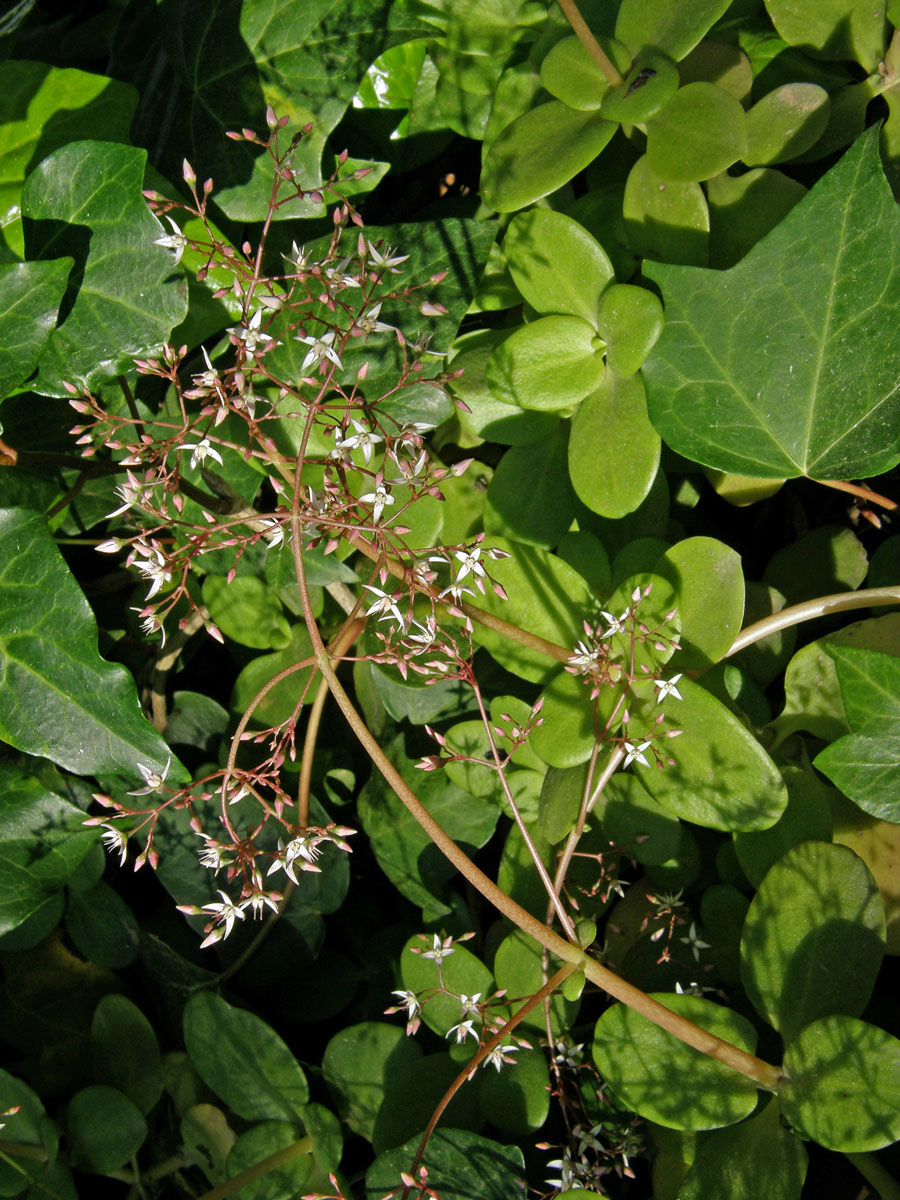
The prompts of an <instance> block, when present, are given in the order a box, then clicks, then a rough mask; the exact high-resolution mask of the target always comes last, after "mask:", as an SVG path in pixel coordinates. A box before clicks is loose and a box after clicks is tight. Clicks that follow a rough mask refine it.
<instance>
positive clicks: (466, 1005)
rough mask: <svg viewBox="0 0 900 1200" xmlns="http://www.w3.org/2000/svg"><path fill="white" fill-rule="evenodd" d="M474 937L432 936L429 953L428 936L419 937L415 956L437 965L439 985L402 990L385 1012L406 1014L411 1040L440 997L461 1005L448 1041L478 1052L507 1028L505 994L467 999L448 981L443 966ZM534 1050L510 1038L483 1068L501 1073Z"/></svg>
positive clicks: (485, 1059)
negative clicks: (519, 1056)
mask: <svg viewBox="0 0 900 1200" xmlns="http://www.w3.org/2000/svg"><path fill="white" fill-rule="evenodd" d="M471 937H474V934H471V933H468V934H464V935H463V936H462V937H459V938H452V937H441V935H440V934H437V933H435V934H432V938H431V945H430V948H428V949H425V948H424V947H425V946H427V945H428V938H427V937H426V935H424V934H420V935H419V940H420V941H421V942H422V943H423V945H422V946H413V947H412V948H411V953H413V954H418V955H421V957H422V958H428V959H431V960H432V961H433V962H434V964H435V966H436V968H437V976H438V982H437V985H436V986H435V987H433V988H429V989H427V990H426V991H420V992H413V991H410V990H409V989H407V988H398V989H396V990H395V991H394V992H393V993H392V995H394V996H396V997H397V1001H398V1003H397V1004H394V1005H392V1006H391V1007H390V1008H387V1009H385V1015H389V1014H392V1013H398V1012H404V1013H405V1014H406V1032H407V1034H408V1035H409V1036H412V1035H413V1034H414V1033H415V1032H416V1031H417V1030H418V1028H419V1026H420V1024H421V1022H422V1011H423V1009H424V1008H426V1007H427V1006H428V1004H429V1003H430V1002H431V1001H432V1000H433V999H434V998H435V997H436V996H445V997H450V998H452V999H454V1000H456V1001H458V1003H459V1020H458V1021H456V1022H455V1023H454V1024H452V1025H450V1026H449V1027H448V1028H447V1029H446V1030H445V1031H444V1037H445V1038H446V1039H447V1040H448V1041H453V1042H455V1043H456V1044H457V1045H462V1044H464V1043H465V1042H467V1041H468V1039H469V1038H471V1039H472V1040H473V1042H474V1043H475V1047H474V1049H475V1050H476V1051H478V1050H481V1048H482V1047H483V1046H486V1045H487V1043H488V1042H489V1041H492V1040H494V1039H495V1038H496V1035H497V1034H498V1033H499V1032H500V1031H501V1029H502V1028H503V1025H504V1022H505V1019H506V1016H505V1011H503V1010H505V1007H506V1005H507V1004H508V1001H507V999H506V993H505V992H503V991H499V992H495V993H494V994H493V995H492V996H486V997H483V996H482V994H481V992H474V993H473V994H472V995H466V994H465V993H464V992H457V991H454V990H453V989H452V988H450V987H448V986H447V984H446V983H445V981H444V973H443V969H442V966H441V964H442V963H443V961H444V959H446V958H448V957H449V956H450V955H451V954H453V952H454V946H455V945H456V944H457V943H459V942H463V941H468V940H469V938H471ZM530 1046H531V1043H530V1042H528V1041H526V1040H525V1039H524V1038H521V1037H513V1036H511V1035H510V1036H507V1037H505V1038H502V1039H497V1040H496V1044H495V1045H493V1046H492V1047H491V1048H490V1050H489V1051H488V1052H487V1053H486V1054H485V1055H484V1057H483V1058H482V1060H481V1065H482V1066H485V1067H486V1066H488V1065H490V1066H492V1067H494V1069H495V1070H497V1071H499V1070H500V1069H501V1068H502V1067H503V1066H504V1065H509V1064H511V1063H513V1062H515V1059H514V1057H513V1056H514V1055H515V1054H516V1052H517V1051H518V1050H519V1049H529V1048H530Z"/></svg>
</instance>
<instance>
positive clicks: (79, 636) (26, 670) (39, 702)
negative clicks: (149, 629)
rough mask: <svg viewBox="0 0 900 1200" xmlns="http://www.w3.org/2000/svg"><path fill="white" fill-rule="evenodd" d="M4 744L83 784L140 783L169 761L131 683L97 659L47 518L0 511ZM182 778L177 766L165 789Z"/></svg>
mask: <svg viewBox="0 0 900 1200" xmlns="http://www.w3.org/2000/svg"><path fill="white" fill-rule="evenodd" d="M0 651H2V655H0V736H2V737H3V738H4V739H5V740H6V741H7V742H9V743H10V744H11V745H13V746H15V747H16V748H17V749H19V750H25V751H27V752H28V753H29V754H43V755H45V756H46V757H47V758H50V759H52V760H53V761H54V762H56V763H58V764H59V765H60V766H61V767H64V768H65V769H66V770H67V771H73V772H75V773H76V774H80V775H90V774H94V773H96V772H106V771H111V772H116V773H118V774H121V775H126V776H128V777H129V778H136V777H137V775H138V773H137V770H136V767H137V764H138V763H140V764H142V765H143V766H145V767H148V768H149V769H150V770H152V771H155V772H157V773H160V772H162V771H163V770H164V769H165V767H166V764H167V763H168V762H169V760H170V758H171V756H170V755H169V753H168V751H167V748H166V744H165V742H164V741H163V740H162V738H161V737H160V736H159V734H158V733H157V732H156V731H155V730H154V728H153V726H152V725H151V724H150V722H149V721H148V720H146V718H145V717H144V716H143V714H142V713H141V709H140V704H139V703H138V697H137V691H136V689H135V686H134V680H133V679H132V678H131V676H130V675H129V674H128V672H127V671H126V670H125V669H124V668H123V667H120V666H114V665H113V664H112V663H108V662H105V661H104V660H103V659H102V658H101V657H100V655H99V653H98V651H97V626H96V623H95V621H94V616H93V613H92V612H91V610H90V607H89V606H88V602H87V601H86V600H85V598H84V596H83V595H82V593H81V591H80V589H79V587H78V585H77V583H76V582H75V580H74V578H73V577H72V576H71V575H70V574H69V570H68V567H67V566H66V564H65V561H64V560H63V557H62V555H61V554H60V552H59V550H58V549H57V548H56V544H55V542H54V541H53V538H52V537H51V536H50V532H49V530H48V529H47V525H46V522H45V521H44V518H43V517H41V516H38V514H37V513H33V512H29V511H28V510H27V509H15V508H13V509H0ZM186 779H187V774H186V772H185V771H184V770H183V768H182V767H180V765H178V764H177V763H173V764H172V766H171V767H170V770H169V775H168V780H169V781H175V782H184V781H185V780H186Z"/></svg>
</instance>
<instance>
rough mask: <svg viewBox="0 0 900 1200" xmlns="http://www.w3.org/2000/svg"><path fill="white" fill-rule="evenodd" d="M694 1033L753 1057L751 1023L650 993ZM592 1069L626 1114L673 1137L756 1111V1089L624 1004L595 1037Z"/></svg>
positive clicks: (702, 1004) (688, 1000) (706, 1005)
mask: <svg viewBox="0 0 900 1200" xmlns="http://www.w3.org/2000/svg"><path fill="white" fill-rule="evenodd" d="M651 994H652V995H653V998H654V999H655V1000H658V1001H659V1002H660V1003H661V1004H664V1005H665V1006H666V1008H669V1009H671V1010H672V1011H673V1012H676V1013H679V1014H680V1015H681V1016H683V1017H687V1019H688V1020H689V1021H693V1022H694V1024H695V1025H699V1026H700V1027H701V1028H702V1029H706V1030H708V1031H709V1032H710V1033H714V1034H716V1036H718V1037H720V1038H724V1039H725V1040H726V1041H729V1042H731V1043H732V1044H733V1045H736V1046H740V1048H741V1049H742V1050H748V1051H749V1052H750V1053H751V1054H752V1053H753V1051H754V1050H755V1049H756V1031H755V1030H754V1028H753V1026H752V1025H751V1024H750V1022H749V1021H748V1020H747V1019H746V1017H742V1016H739V1015H738V1013H735V1012H730V1011H729V1010H728V1009H727V1008H722V1007H720V1006H719V1005H718V1004H713V1003H712V1001H711V1000H704V999H702V998H701V997H699V996H689V995H676V994H673V993H669V992H658V993H651ZM593 1052H594V1062H595V1063H596V1064H597V1068H598V1070H599V1071H600V1073H601V1074H602V1075H603V1077H604V1079H605V1080H606V1082H607V1083H608V1084H609V1086H610V1087H611V1088H612V1089H613V1091H614V1092H615V1093H616V1095H618V1096H619V1098H620V1099H621V1100H623V1101H624V1102H625V1103H626V1104H627V1105H628V1106H629V1108H632V1109H633V1110H634V1111H635V1112H638V1113H640V1114H641V1116H642V1117H646V1118H647V1119H648V1120H650V1121H656V1122H658V1123H659V1124H660V1125H665V1126H667V1127H668V1128H670V1129H718V1128H720V1127H721V1126H723V1125H733V1124H734V1123H735V1122H736V1121H741V1120H743V1118H744V1117H747V1116H749V1115H750V1113H751V1112H752V1111H753V1109H754V1108H755V1107H756V1084H755V1083H754V1082H753V1080H751V1079H748V1078H747V1077H746V1076H744V1075H739V1074H738V1073H737V1072H736V1071H733V1070H732V1069H731V1068H730V1067H726V1066H725V1065H724V1063H720V1062H718V1061H717V1060H716V1059H713V1058H709V1057H708V1056H707V1055H705V1054H701V1053H700V1051H699V1050H694V1049H693V1048H692V1047H690V1046H688V1045H687V1044H686V1043H685V1042H682V1041H680V1040H679V1039H678V1038H676V1037H675V1036H674V1035H673V1034H671V1033H666V1031H665V1030H663V1029H660V1027H659V1026H658V1025H654V1024H652V1022H650V1021H648V1020H647V1018H646V1017H642V1016H640V1014H639V1013H637V1012H635V1011H634V1009H631V1008H626V1006H625V1005H624V1004H615V1005H613V1007H612V1008H609V1009H607V1011H606V1012H605V1013H604V1014H603V1016H602V1017H601V1018H600V1020H599V1021H598V1022H597V1028H596V1030H595V1033H594V1045H593Z"/></svg>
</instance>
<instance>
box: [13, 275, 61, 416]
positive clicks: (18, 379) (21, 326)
mask: <svg viewBox="0 0 900 1200" xmlns="http://www.w3.org/2000/svg"><path fill="white" fill-rule="evenodd" d="M73 265H74V259H71V258H57V259H54V260H53V261H52V262H28V263H4V264H3V265H2V266H0V287H2V289H3V312H2V314H0V399H2V398H3V397H4V396H8V395H9V393H10V392H11V391H12V390H13V389H14V388H15V387H16V385H17V384H21V383H24V381H25V380H26V379H27V378H28V376H29V375H30V374H31V372H32V371H33V370H34V368H35V367H36V366H37V364H38V359H39V358H40V356H41V354H42V352H43V350H44V347H45V346H46V344H47V340H48V338H49V337H50V335H51V334H52V333H53V327H54V326H55V325H56V318H57V314H58V312H59V305H60V301H61V300H62V298H63V293H64V292H65V290H66V283H67V281H68V278H69V272H70V271H71V269H72V267H73Z"/></svg>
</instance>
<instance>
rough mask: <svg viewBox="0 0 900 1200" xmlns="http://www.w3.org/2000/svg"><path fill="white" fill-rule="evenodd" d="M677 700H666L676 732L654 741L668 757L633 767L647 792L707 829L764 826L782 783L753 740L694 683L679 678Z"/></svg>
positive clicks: (782, 796) (775, 812) (772, 817)
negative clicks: (662, 763) (667, 761)
mask: <svg viewBox="0 0 900 1200" xmlns="http://www.w3.org/2000/svg"><path fill="white" fill-rule="evenodd" d="M678 690H679V691H680V692H681V694H682V697H683V699H682V701H681V702H680V703H679V702H677V701H674V700H671V699H670V700H667V701H666V714H667V716H668V717H669V721H670V723H671V724H673V725H675V726H676V727H677V728H678V729H680V730H681V731H682V732H681V734H680V735H679V736H678V737H677V738H675V739H674V740H672V741H669V740H668V739H665V740H664V741H663V742H661V743H660V753H661V754H663V755H665V756H666V757H667V758H672V759H674V765H667V766H666V767H665V769H664V770H662V771H657V770H650V769H649V768H647V767H638V768H637V771H638V778H639V779H640V781H641V783H642V784H643V785H644V787H645V788H646V789H647V791H648V792H649V793H650V795H651V796H652V797H653V798H654V799H655V800H656V801H657V802H658V803H659V804H661V805H662V806H663V808H666V809H668V810H669V812H671V813H674V814H675V815H676V816H677V817H681V818H682V819H683V820H686V821H693V822H694V823H695V824H696V825H703V826H706V827H707V828H709V829H725V830H729V831H731V830H750V829H767V828H768V827H769V826H770V825H774V823H775V822H776V821H777V820H778V818H779V817H780V816H781V813H782V812H783V811H784V809H785V806H786V805H787V789H786V788H785V786H784V781H783V780H782V778H781V775H780V774H779V772H778V770H777V768H776V766H775V764H774V763H773V762H772V760H771V758H769V756H768V754H766V752H765V750H763V748H762V746H761V745H760V744H759V742H758V741H757V740H756V739H755V738H754V737H753V735H752V734H750V733H749V732H748V731H747V729H746V728H745V727H744V726H743V725H742V724H741V723H740V721H738V720H737V718H736V717H734V716H732V714H731V713H730V712H729V711H728V709H727V708H726V707H725V706H724V704H722V703H720V701H718V700H716V699H715V698H714V697H713V696H711V695H710V694H709V692H707V691H705V690H704V689H703V688H702V687H701V686H700V684H699V683H694V682H693V681H692V680H690V679H687V678H685V679H680V680H679V682H678Z"/></svg>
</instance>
